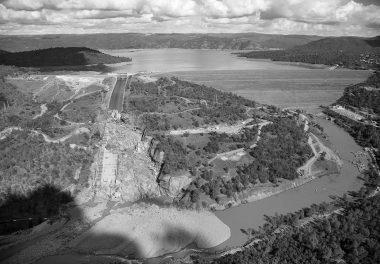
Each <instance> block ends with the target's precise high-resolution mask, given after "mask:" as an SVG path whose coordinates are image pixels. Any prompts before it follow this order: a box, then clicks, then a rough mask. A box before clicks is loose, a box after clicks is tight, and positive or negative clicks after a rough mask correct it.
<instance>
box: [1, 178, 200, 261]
mask: <svg viewBox="0 0 380 264" xmlns="http://www.w3.org/2000/svg"><path fill="white" fill-rule="evenodd" d="M65 208H66V209H65ZM13 220H17V221H13ZM0 221H1V222H0V230H1V232H2V233H1V236H0V262H1V263H8V262H11V261H12V263H24V262H25V261H26V260H27V261H28V263H29V261H31V262H30V263H32V262H33V263H38V264H46V263H57V264H59V263H73V264H76V263H78V264H79V263H113V264H116V263H123V262H121V258H120V257H122V258H128V259H139V258H141V256H143V252H142V249H141V248H140V246H139V245H138V244H137V243H135V242H134V241H133V239H132V238H128V237H126V236H125V235H120V234H116V233H97V234H95V233H90V234H87V235H86V236H84V237H83V238H82V237H81V234H83V233H84V232H85V231H86V230H89V228H90V227H91V226H92V225H93V224H94V223H90V224H89V223H88V222H87V221H86V219H85V217H84V213H83V211H82V209H81V208H80V207H79V206H77V205H76V204H75V202H74V199H73V197H72V196H71V195H70V194H69V193H67V192H61V191H60V190H59V189H58V188H57V187H55V186H51V185H45V186H43V187H40V188H38V189H36V190H35V191H33V192H32V193H30V194H28V195H26V196H19V195H10V196H8V198H7V200H6V201H5V202H3V204H2V205H1V206H0ZM43 222H44V223H43ZM41 223H42V224H41ZM39 224H41V225H40V226H36V225H39ZM33 226H35V227H34V228H32V227H33ZM78 226H81V227H80V228H78V229H76V227H78ZM28 228H31V229H28ZM23 229H28V230H24V231H20V230H23ZM77 230H80V231H79V232H78V231H77ZM165 230H166V232H165V234H164V235H160V236H158V235H157V237H154V236H155V235H154V234H152V239H155V240H156V241H157V243H158V244H159V246H158V248H160V249H161V251H160V252H163V253H165V249H171V250H176V251H178V250H180V249H181V248H180V245H181V244H182V245H183V244H184V243H186V242H187V241H192V240H193V239H194V237H195V235H192V234H191V233H189V232H188V231H187V230H184V229H182V228H178V227H175V226H173V225H169V224H168V225H167V226H166V227H165ZM15 231H17V232H16V233H13V234H11V235H9V234H10V233H12V232H15ZM158 233H159V230H157V234H158ZM62 237H63V238H64V239H62ZM78 238H79V239H78ZM56 241H57V244H58V245H60V246H59V248H58V250H56V251H52V252H49V253H48V254H45V256H47V255H50V256H48V257H43V256H44V255H38V254H39V252H43V250H41V248H49V246H50V245H51V244H54V243H55V242H56ZM181 242H183V243H181ZM22 251H23V253H21V252H22ZM25 252H27V254H31V256H30V258H29V257H27V256H24V255H25V254H26V253H25ZM145 253H146V250H145ZM58 254H59V255H58ZM15 256H16V257H19V256H21V258H18V259H19V260H18V261H16V262H13V261H14V259H15V258H14V257H15ZM34 260H35V261H34ZM151 260H152V261H149V263H161V262H162V261H163V260H162V259H160V258H155V259H151Z"/></svg>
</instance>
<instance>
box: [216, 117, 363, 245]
mask: <svg viewBox="0 0 380 264" xmlns="http://www.w3.org/2000/svg"><path fill="white" fill-rule="evenodd" d="M318 123H319V124H320V125H321V126H322V127H323V128H324V131H325V133H326V134H327V136H328V138H329V140H330V142H331V143H332V145H333V149H335V150H336V152H337V153H338V154H339V156H340V158H341V159H342V161H343V166H342V169H341V172H340V173H339V174H335V175H330V176H324V177H321V178H318V179H315V180H313V181H311V182H309V183H307V184H305V185H303V186H300V187H298V188H295V189H292V190H289V191H285V192H282V193H280V194H278V195H274V196H271V197H269V198H265V199H262V200H259V201H255V202H252V203H248V204H243V205H240V206H238V207H233V208H229V209H227V210H224V211H218V212H216V213H215V214H216V215H217V216H218V217H219V219H221V220H222V221H223V222H224V223H225V224H227V225H228V226H229V227H230V229H231V237H230V239H229V240H227V241H226V242H224V243H223V244H222V245H220V246H219V247H218V248H220V249H222V248H224V247H235V246H239V245H241V244H242V243H244V242H245V241H246V239H247V238H246V236H245V235H244V234H243V233H242V232H241V231H240V229H241V228H244V229H246V228H256V229H257V228H258V227H259V226H260V225H262V224H264V217H263V216H264V215H274V214H276V213H278V214H283V213H288V212H293V211H297V210H299V209H301V208H303V207H307V206H310V205H311V204H313V203H321V202H323V201H331V199H330V198H329V196H330V195H342V194H343V193H345V192H347V191H348V190H358V189H359V188H360V187H361V182H360V180H359V179H358V178H357V176H358V175H359V172H358V170H357V168H356V167H355V166H354V165H353V164H352V163H351V162H350V161H352V160H353V157H354V156H353V154H352V152H357V151H360V150H362V148H361V147H360V146H359V145H357V144H356V142H355V141H354V140H353V138H352V137H351V136H350V135H349V134H348V133H347V132H345V131H344V130H343V129H341V128H340V127H338V126H336V125H335V124H333V123H332V122H330V121H327V120H324V119H318Z"/></svg>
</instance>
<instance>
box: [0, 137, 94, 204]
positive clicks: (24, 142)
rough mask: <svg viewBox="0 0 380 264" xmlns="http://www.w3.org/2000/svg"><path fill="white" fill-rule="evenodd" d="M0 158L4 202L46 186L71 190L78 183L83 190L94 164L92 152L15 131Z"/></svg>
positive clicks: (1, 144)
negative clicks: (91, 165) (11, 195)
mask: <svg viewBox="0 0 380 264" xmlns="http://www.w3.org/2000/svg"><path fill="white" fill-rule="evenodd" d="M37 154H38V155H37ZM0 156H1V159H0V186H1V189H0V201H3V200H4V199H6V198H7V196H8V195H10V194H14V195H26V193H25V192H27V191H29V190H34V189H35V188H37V187H39V186H42V185H44V184H53V185H54V186H60V187H67V186H69V185H70V184H73V183H74V184H76V185H77V186H78V188H80V186H83V185H85V184H87V179H88V176H89V167H90V164H91V163H92V160H93V158H92V153H91V151H90V150H83V149H77V148H74V149H73V148H70V146H69V145H68V144H54V143H47V142H45V140H44V139H43V137H42V136H41V135H36V134H33V133H30V132H27V131H14V132H13V133H12V134H11V135H9V136H8V137H7V139H6V140H1V141H0ZM10 186H12V188H11V189H8V187H10Z"/></svg>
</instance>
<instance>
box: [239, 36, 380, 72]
mask: <svg viewBox="0 0 380 264" xmlns="http://www.w3.org/2000/svg"><path fill="white" fill-rule="evenodd" d="M379 39H380V37H379V36H378V37H375V38H369V39H365V38H358V37H337V38H324V39H320V40H316V41H313V42H310V43H307V44H305V45H302V46H297V47H293V48H291V49H287V50H277V51H253V52H249V53H242V54H240V55H241V56H244V57H248V58H261V59H262V58H265V59H272V60H274V61H289V62H303V63H312V64H325V65H338V66H342V67H347V68H353V69H378V68H379V65H380V44H379Z"/></svg>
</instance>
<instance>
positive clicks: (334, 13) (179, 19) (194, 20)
mask: <svg viewBox="0 0 380 264" xmlns="http://www.w3.org/2000/svg"><path fill="white" fill-rule="evenodd" d="M378 24H380V6H379V5H377V4H376V1H375V0H355V1H354V0H282V1H279V0H0V33H3V34H24V33H35V32H36V31H37V30H38V31H41V33H57V30H63V32H62V33H67V30H69V32H70V33H81V32H89V31H90V32H110V31H115V32H128V31H129V32H184V33H186V32H246V31H257V32H265V33H284V34H319V35H363V36H364V35H376V34H379V32H378V27H377V25H378ZM44 25H45V27H44ZM87 29H88V30H87Z"/></svg>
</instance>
